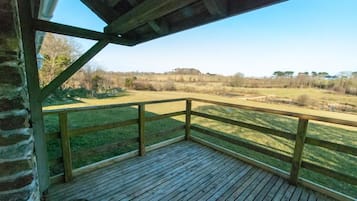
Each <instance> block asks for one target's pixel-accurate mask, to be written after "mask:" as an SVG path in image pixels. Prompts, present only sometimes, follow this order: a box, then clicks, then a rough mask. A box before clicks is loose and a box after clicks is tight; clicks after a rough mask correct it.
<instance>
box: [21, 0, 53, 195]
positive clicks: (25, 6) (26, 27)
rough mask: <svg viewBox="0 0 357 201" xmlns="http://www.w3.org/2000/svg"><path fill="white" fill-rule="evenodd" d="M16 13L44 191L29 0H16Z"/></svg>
mask: <svg viewBox="0 0 357 201" xmlns="http://www.w3.org/2000/svg"><path fill="white" fill-rule="evenodd" d="M17 6H18V14H19V20H20V28H21V37H22V46H23V51H24V60H25V70H26V81H27V89H28V94H29V103H30V105H29V106H30V112H31V124H32V129H33V135H34V139H35V140H34V144H35V154H36V158H37V160H36V161H37V171H36V172H37V173H38V180H39V188H40V192H41V193H42V192H45V191H46V190H47V189H48V187H49V185H50V180H49V178H50V174H49V168H48V167H49V166H48V154H47V143H46V136H45V131H44V120H43V116H42V104H41V100H40V99H39V97H40V94H41V88H40V84H39V76H38V68H37V60H36V58H37V57H36V55H37V54H36V47H35V30H34V28H33V23H32V13H31V12H32V11H31V5H30V1H28V0H18V2H17Z"/></svg>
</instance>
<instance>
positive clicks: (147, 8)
mask: <svg viewBox="0 0 357 201" xmlns="http://www.w3.org/2000/svg"><path fill="white" fill-rule="evenodd" d="M196 1H197V0H180V1H177V0H146V1H144V2H143V3H141V4H139V5H138V6H136V7H134V8H133V9H131V10H130V11H128V12H127V13H125V14H124V15H122V16H120V17H119V18H117V19H116V20H115V21H113V22H112V23H111V24H109V25H108V26H107V27H105V29H104V30H105V32H106V33H115V34H124V33H126V32H128V31H130V30H132V29H135V28H137V27H138V26H141V25H143V24H146V23H148V22H150V21H153V20H155V19H157V18H159V17H162V16H164V15H166V14H168V13H171V12H173V11H175V10H178V9H180V8H182V7H185V6H187V5H189V4H191V3H193V2H196Z"/></svg>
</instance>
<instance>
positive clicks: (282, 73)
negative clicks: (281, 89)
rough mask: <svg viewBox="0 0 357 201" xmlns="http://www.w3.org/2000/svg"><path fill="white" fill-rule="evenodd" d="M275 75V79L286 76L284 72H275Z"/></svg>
mask: <svg viewBox="0 0 357 201" xmlns="http://www.w3.org/2000/svg"><path fill="white" fill-rule="evenodd" d="M273 75H274V76H275V77H283V76H284V75H285V74H284V72H282V71H275V72H274V73H273Z"/></svg>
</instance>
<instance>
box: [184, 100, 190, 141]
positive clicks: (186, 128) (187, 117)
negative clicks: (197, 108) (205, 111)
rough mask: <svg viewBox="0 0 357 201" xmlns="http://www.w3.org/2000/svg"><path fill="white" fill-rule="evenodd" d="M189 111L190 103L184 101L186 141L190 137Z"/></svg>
mask: <svg viewBox="0 0 357 201" xmlns="http://www.w3.org/2000/svg"><path fill="white" fill-rule="evenodd" d="M191 109H192V101H191V100H186V126H185V139H186V140H190V137H191Z"/></svg>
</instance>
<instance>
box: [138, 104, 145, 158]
mask: <svg viewBox="0 0 357 201" xmlns="http://www.w3.org/2000/svg"><path fill="white" fill-rule="evenodd" d="M138 114H139V118H138V119H139V121H138V126H139V155H140V156H145V152H146V151H145V132H144V131H145V105H144V104H140V105H139V106H138Z"/></svg>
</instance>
